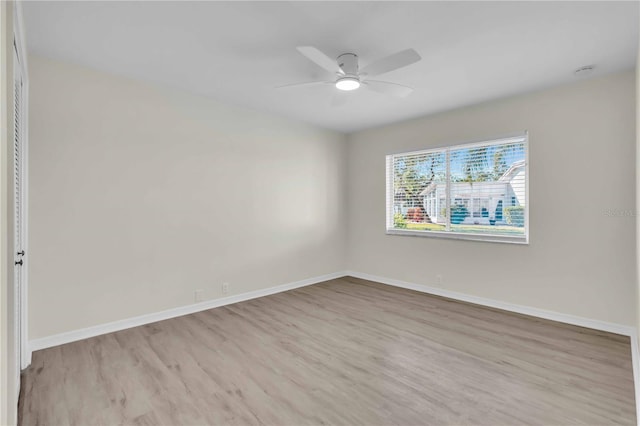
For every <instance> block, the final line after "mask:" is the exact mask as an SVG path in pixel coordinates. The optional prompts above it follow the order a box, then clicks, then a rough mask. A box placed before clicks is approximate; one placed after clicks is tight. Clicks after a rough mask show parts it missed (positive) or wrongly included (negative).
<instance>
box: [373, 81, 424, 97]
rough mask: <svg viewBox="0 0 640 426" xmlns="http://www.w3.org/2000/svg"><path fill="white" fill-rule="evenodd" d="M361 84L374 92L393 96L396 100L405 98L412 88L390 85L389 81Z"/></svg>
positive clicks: (396, 84)
mask: <svg viewBox="0 0 640 426" xmlns="http://www.w3.org/2000/svg"><path fill="white" fill-rule="evenodd" d="M362 84H364V85H365V87H368V88H369V89H371V90H373V91H374V92H378V93H382V94H384V95H391V96H395V97H397V98H406V97H407V96H409V95H410V94H411V93H412V92H413V88H411V87H409V86H405V85H402V84H398V83H391V82H389V81H379V80H367V81H364V82H362Z"/></svg>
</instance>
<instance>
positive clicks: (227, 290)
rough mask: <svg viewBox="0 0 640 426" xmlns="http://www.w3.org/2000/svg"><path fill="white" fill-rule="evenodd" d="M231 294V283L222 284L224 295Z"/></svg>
mask: <svg viewBox="0 0 640 426" xmlns="http://www.w3.org/2000/svg"><path fill="white" fill-rule="evenodd" d="M227 293H229V283H222V294H227Z"/></svg>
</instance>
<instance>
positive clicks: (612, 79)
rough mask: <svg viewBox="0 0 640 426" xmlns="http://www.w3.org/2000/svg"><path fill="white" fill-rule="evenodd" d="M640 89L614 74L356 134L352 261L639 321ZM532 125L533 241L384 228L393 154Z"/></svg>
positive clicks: (379, 270) (420, 279)
mask: <svg viewBox="0 0 640 426" xmlns="http://www.w3.org/2000/svg"><path fill="white" fill-rule="evenodd" d="M634 84H635V76H634V74H633V73H632V72H626V73H622V74H615V75H609V76H606V77H603V78H598V79H593V80H587V81H582V82H578V83H575V84H573V85H568V86H563V87H558V88H555V89H551V90H547V91H542V92H538V93H533V94H528V95H523V96H518V97H514V98H510V99H505V100H500V101H495V102H490V103H486V104H482V105H478V106H474V107H469V108H464V109H459V110H456V111H451V112H447V113H443V114H439V115H435V116H430V117H425V118H420V119H416V120H412V121H407V122H404V123H399V124H395V125H390V126H386V127H382V128H377V129H372V130H368V131H363V132H360V133H356V134H353V135H351V136H350V137H349V143H348V145H349V163H348V177H349V180H348V181H349V195H350V197H349V206H348V212H349V220H348V229H349V238H348V256H349V257H348V263H349V268H350V269H351V270H354V271H357V272H364V273H368V274H373V275H377V276H382V277H387V278H392V279H397V280H404V281H409V282H413V283H417V284H424V285H429V286H434V287H441V288H444V289H447V290H451V291H456V292H461V293H466V294H469V295H475V296H480V297H485V298H491V299H496V300H499V301H504V302H510V303H515V304H520V305H525V306H530V307H535V308H541V309H547V310H551V311H556V312H561V313H564V314H570V315H577V316H581V317H586V318H590V319H595V320H601V321H607V322H612V323H619V324H624V325H634V324H635V320H636V313H635V309H636V306H635V303H634V302H633V300H634V298H635V274H636V271H635V268H636V267H635V264H636V257H635V232H634V231H633V230H634V228H635V222H634V220H635V219H634V218H633V217H632V216H631V215H629V212H631V211H632V210H633V209H634V208H635V188H634V185H633V184H630V182H634V179H635V171H634V169H635V162H634V156H635V146H634V145H635V142H634V141H635V133H634V132H635V124H634V122H635V120H636V117H635V113H634V111H635V88H634ZM522 130H528V131H529V137H530V193H529V200H530V231H531V232H530V241H531V243H530V245H527V246H525V245H509V244H498V243H483V242H472V241H459V240H442V239H434V238H422V237H406V236H396V235H385V155H386V154H390V153H395V152H402V151H410V150H417V149H422V148H429V147H434V146H438V145H441V144H447V143H449V144H455V143H460V142H464V141H468V140H477V139H479V138H483V137H487V138H490V137H495V136H500V135H504V134H509V133H513V132H517V131H522ZM605 209H617V210H619V211H621V212H623V213H622V216H620V217H610V216H607V215H605V212H604V210H605ZM624 212H626V213H627V215H625V214H624ZM436 275H442V277H443V282H442V284H438V283H437V281H436Z"/></svg>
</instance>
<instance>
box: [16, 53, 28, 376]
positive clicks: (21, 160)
mask: <svg viewBox="0 0 640 426" xmlns="http://www.w3.org/2000/svg"><path fill="white" fill-rule="evenodd" d="M13 92H14V100H13V102H14V111H15V114H14V141H13V142H14V143H13V148H14V149H13V160H14V164H13V167H14V175H13V189H14V194H13V195H14V204H13V205H14V233H13V235H14V248H15V253H14V258H15V259H14V312H15V317H14V318H15V324H16V325H15V336H16V342H15V347H16V354H15V355H16V363H19V365H20V367H21V368H24V367H26V363H25V359H26V354H25V351H24V347H25V345H26V339H25V338H26V318H25V309H24V302H25V300H26V294H25V288H24V287H25V285H24V283H25V276H26V272H25V270H26V267H25V261H26V253H25V246H26V244H25V241H26V238H25V231H26V210H25V200H26V194H25V191H26V187H25V164H26V158H25V152H26V150H25V138H24V135H25V131H26V129H25V120H24V117H25V111H24V79H23V67H22V66H21V61H20V57H19V55H18V51H17V49H16V48H15V45H14V87H13ZM16 370H17V373H18V377H17V380H18V382H17V383H18V386H19V383H20V368H18V369H16Z"/></svg>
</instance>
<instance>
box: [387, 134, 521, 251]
mask: <svg viewBox="0 0 640 426" xmlns="http://www.w3.org/2000/svg"><path fill="white" fill-rule="evenodd" d="M527 143H528V140H527V136H526V135H522V136H517V137H510V138H505V139H499V140H493V141H486V142H479V143H473V144H465V145H455V146H449V147H443V148H437V149H429V150H424V151H414V152H407V153H400V154H393V155H388V156H387V171H386V172H387V231H388V232H390V233H399V234H412V235H437V236H443V234H448V235H446V236H453V237H458V238H468V239H481V240H495V241H511V242H526V241H527V237H528V232H527V164H526V160H527Z"/></svg>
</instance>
